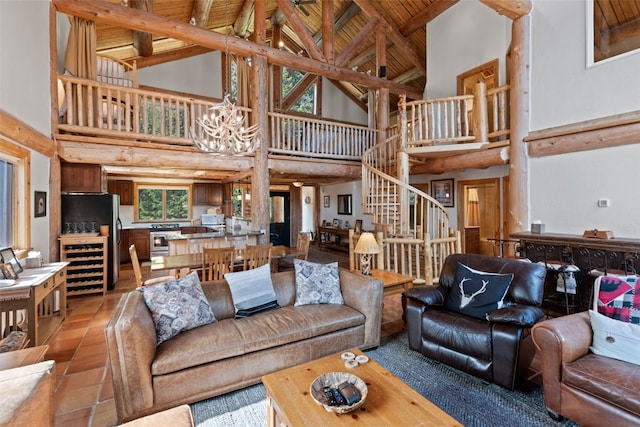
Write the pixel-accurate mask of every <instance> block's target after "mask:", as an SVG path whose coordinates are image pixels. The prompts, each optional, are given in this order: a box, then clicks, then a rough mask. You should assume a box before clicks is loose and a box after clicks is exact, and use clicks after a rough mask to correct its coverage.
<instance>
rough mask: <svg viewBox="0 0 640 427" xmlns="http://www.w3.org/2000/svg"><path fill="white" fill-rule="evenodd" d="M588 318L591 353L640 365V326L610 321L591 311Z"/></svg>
mask: <svg viewBox="0 0 640 427" xmlns="http://www.w3.org/2000/svg"><path fill="white" fill-rule="evenodd" d="M589 316H590V318H591V329H592V330H593V343H592V345H591V347H590V348H591V351H592V352H594V353H595V354H598V355H600V356H606V357H611V358H612V359H618V360H623V361H625V362H629V363H635V364H636V365H640V325H636V324H633V323H628V322H621V321H620V320H615V319H611V318H609V317H607V316H604V315H602V314H600V313H597V312H595V311H593V310H589Z"/></svg>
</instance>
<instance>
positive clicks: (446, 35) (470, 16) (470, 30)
mask: <svg viewBox="0 0 640 427" xmlns="http://www.w3.org/2000/svg"><path fill="white" fill-rule="evenodd" d="M510 41H511V21H510V20H509V19H507V18H505V17H503V16H500V15H498V14H497V13H496V12H494V11H493V10H492V9H490V8H489V7H487V6H485V5H483V4H482V3H480V2H479V1H476V0H465V1H461V2H458V3H457V4H456V5H455V6H453V7H451V8H449V9H448V10H447V11H446V12H444V13H443V14H441V15H440V16H438V17H437V18H436V19H434V20H433V21H431V22H430V23H429V24H428V25H427V85H426V87H425V98H442V97H447V96H453V95H456V76H457V75H459V74H461V73H463V72H465V71H468V70H470V69H472V68H475V67H477V66H479V65H481V64H484V63H485V62H489V61H492V60H494V59H496V58H498V59H499V60H500V83H501V84H503V83H504V82H505V77H506V74H505V54H506V52H507V49H508V47H509V42H510Z"/></svg>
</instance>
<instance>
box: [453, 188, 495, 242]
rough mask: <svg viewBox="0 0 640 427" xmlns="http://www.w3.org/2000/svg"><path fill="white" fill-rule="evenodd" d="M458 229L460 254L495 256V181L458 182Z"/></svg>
mask: <svg viewBox="0 0 640 427" xmlns="http://www.w3.org/2000/svg"><path fill="white" fill-rule="evenodd" d="M458 206H459V209H458V229H459V230H460V231H461V234H462V242H463V251H464V252H472V253H480V254H484V255H499V250H498V248H497V247H496V242H495V240H494V239H499V238H500V236H501V230H500V218H501V217H502V215H501V211H502V208H501V198H500V180H499V179H498V178H492V179H483V180H474V181H460V182H458Z"/></svg>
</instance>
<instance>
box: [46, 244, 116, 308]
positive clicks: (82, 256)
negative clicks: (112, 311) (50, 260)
mask: <svg viewBox="0 0 640 427" xmlns="http://www.w3.org/2000/svg"><path fill="white" fill-rule="evenodd" d="M107 239H108V236H93V235H84V236H83V235H82V234H76V235H73V234H71V235H64V236H60V237H59V238H58V240H60V260H61V261H66V262H68V263H69V265H68V266H67V296H72V295H86V294H94V293H100V294H102V295H104V294H105V293H106V291H107Z"/></svg>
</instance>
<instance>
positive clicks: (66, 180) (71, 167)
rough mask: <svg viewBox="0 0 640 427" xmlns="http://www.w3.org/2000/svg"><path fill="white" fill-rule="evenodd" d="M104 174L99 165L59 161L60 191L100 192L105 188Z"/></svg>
mask: <svg viewBox="0 0 640 427" xmlns="http://www.w3.org/2000/svg"><path fill="white" fill-rule="evenodd" d="M104 177H105V175H104V174H103V173H102V167H101V166H100V165H93V164H84V163H61V165H60V191H62V192H67V193H102V192H104V191H105V190H106V188H107V186H106V180H105V179H104Z"/></svg>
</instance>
